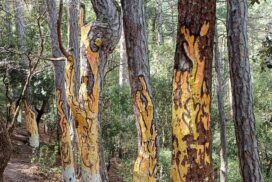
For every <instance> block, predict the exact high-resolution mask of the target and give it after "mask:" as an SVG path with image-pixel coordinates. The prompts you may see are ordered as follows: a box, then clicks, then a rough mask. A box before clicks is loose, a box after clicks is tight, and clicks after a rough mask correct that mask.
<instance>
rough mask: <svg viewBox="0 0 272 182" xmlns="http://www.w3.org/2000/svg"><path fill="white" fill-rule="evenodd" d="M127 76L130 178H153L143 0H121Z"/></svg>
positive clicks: (155, 150) (154, 158)
mask: <svg viewBox="0 0 272 182" xmlns="http://www.w3.org/2000/svg"><path fill="white" fill-rule="evenodd" d="M122 8H123V13H124V15H123V19H124V32H125V39H126V47H127V55H128V68H129V80H130V86H131V94H132V97H133V106H134V114H135V117H136V125H137V131H138V154H137V159H136V161H135V164H134V170H133V181H135V182H143V181H156V180H157V172H158V134H157V128H156V122H157V121H156V116H155V106H154V99H153V97H152V91H151V86H150V73H149V62H148V50H147V35H146V25H145V20H144V17H145V16H144V2H143V1H142V0H140V1H134V0H122Z"/></svg>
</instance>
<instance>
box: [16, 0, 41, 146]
mask: <svg viewBox="0 0 272 182" xmlns="http://www.w3.org/2000/svg"><path fill="white" fill-rule="evenodd" d="M14 14H15V23H16V33H17V42H18V49H19V51H20V52H21V53H22V54H21V60H20V66H21V69H22V73H23V77H24V78H25V79H24V81H25V80H26V78H27V75H28V73H27V71H29V70H30V69H32V68H31V67H30V64H31V63H30V60H28V57H27V53H26V51H27V50H26V35H25V23H24V18H23V2H22V1H20V0H14ZM22 85H24V82H23V83H22ZM23 103H24V108H25V123H26V127H27V131H28V133H29V144H30V146H32V147H38V146H39V131H38V125H37V122H36V111H35V110H34V108H33V107H32V105H31V87H30V84H28V85H27V87H26V93H25V94H24V95H23Z"/></svg>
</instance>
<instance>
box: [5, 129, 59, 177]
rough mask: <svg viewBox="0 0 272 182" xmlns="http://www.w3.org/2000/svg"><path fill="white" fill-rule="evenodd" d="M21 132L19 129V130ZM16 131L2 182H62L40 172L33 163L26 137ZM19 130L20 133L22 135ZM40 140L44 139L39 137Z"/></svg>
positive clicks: (12, 138)
mask: <svg viewBox="0 0 272 182" xmlns="http://www.w3.org/2000/svg"><path fill="white" fill-rule="evenodd" d="M20 130H21V129H20ZM17 131H18V129H16V130H15V131H14V132H13V136H12V137H11V140H12V146H13V150H12V154H11V158H10V161H9V163H8V166H7V167H6V169H5V172H4V182H36V181H37V182H40V181H44V182H49V181H50V182H54V181H62V179H61V176H60V175H59V174H57V175H53V176H52V175H48V174H46V173H45V172H43V171H42V170H41V168H40V167H39V165H38V164H37V163H33V162H31V161H32V158H33V156H34V154H33V150H32V148H31V147H30V146H29V145H28V143H27V142H26V141H27V137H26V136H25V135H24V134H23V135H22V134H19V133H17ZM22 131H24V130H21V131H20V133H22ZM41 138H42V140H43V139H44V138H43V136H41Z"/></svg>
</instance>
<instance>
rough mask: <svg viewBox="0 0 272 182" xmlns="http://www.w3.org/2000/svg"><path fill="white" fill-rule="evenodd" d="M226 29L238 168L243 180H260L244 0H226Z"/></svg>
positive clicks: (245, 4)
mask: <svg viewBox="0 0 272 182" xmlns="http://www.w3.org/2000/svg"><path fill="white" fill-rule="evenodd" d="M227 33H228V50H229V61H230V78H231V86H232V95H233V97H232V98H233V116H234V126H235V134H236V142H237V147H238V156H239V161H240V172H241V176H242V179H243V181H245V182H248V181H256V182H259V181H261V182H262V181H263V177H262V174H261V168H260V159H259V154H258V146H257V136H256V126H255V116H254V110H253V103H252V102H253V100H252V99H253V98H252V86H251V75H250V64H249V55H248V37H247V1H245V0H228V23H227Z"/></svg>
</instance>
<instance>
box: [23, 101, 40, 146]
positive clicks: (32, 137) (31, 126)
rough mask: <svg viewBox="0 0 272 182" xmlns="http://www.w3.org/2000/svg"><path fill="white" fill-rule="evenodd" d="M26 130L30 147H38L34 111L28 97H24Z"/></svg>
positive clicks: (38, 141) (38, 140)
mask: <svg viewBox="0 0 272 182" xmlns="http://www.w3.org/2000/svg"><path fill="white" fill-rule="evenodd" d="M24 107H25V122H26V130H27V132H28V135H29V144H30V146H31V147H39V144H40V139H39V130H38V125H37V122H36V112H35V110H34V108H33V107H32V105H31V104H30V103H29V102H28V99H24Z"/></svg>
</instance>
